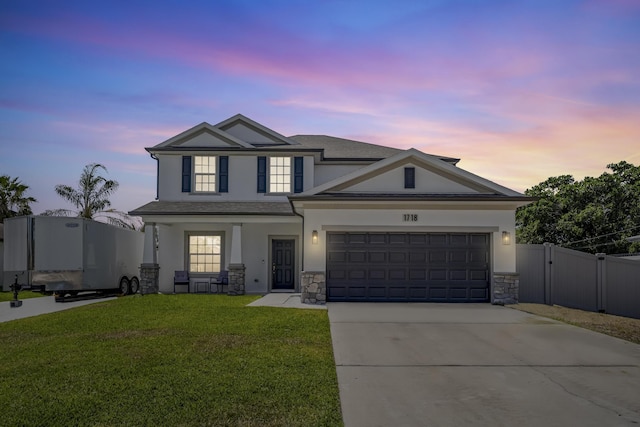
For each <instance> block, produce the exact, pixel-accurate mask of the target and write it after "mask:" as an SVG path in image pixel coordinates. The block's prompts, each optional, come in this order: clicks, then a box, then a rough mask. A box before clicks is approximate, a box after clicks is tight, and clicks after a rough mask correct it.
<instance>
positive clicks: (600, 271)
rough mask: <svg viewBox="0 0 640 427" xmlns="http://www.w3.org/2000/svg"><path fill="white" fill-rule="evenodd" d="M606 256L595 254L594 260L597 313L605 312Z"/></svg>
mask: <svg viewBox="0 0 640 427" xmlns="http://www.w3.org/2000/svg"><path fill="white" fill-rule="evenodd" d="M606 255H607V254H604V253H597V254H596V259H597V260H598V261H597V263H596V297H597V301H598V305H597V307H598V312H600V313H606V312H607V276H606V272H607V257H606Z"/></svg>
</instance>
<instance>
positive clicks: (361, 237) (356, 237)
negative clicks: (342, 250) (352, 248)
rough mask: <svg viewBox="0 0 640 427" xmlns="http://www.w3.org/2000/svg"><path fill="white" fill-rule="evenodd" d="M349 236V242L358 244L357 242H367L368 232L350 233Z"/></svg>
mask: <svg viewBox="0 0 640 427" xmlns="http://www.w3.org/2000/svg"><path fill="white" fill-rule="evenodd" d="M347 236H348V238H347V239H346V241H347V243H348V244H350V245H357V244H361V245H362V244H365V243H366V242H367V240H366V238H367V235H366V234H360V233H358V234H353V233H351V234H348V235H347Z"/></svg>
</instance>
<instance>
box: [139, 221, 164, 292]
mask: <svg viewBox="0 0 640 427" xmlns="http://www.w3.org/2000/svg"><path fill="white" fill-rule="evenodd" d="M156 236H157V229H156V224H155V223H149V224H145V226H144V249H143V252H142V264H141V265H140V293H141V294H143V295H144V294H157V293H158V290H159V273H160V266H159V265H158V255H157V252H156V240H157V238H156Z"/></svg>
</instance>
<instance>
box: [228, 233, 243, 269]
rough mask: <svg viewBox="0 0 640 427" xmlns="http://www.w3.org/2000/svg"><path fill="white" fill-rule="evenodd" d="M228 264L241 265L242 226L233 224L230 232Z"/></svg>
mask: <svg viewBox="0 0 640 427" xmlns="http://www.w3.org/2000/svg"><path fill="white" fill-rule="evenodd" d="M229 264H242V224H233V229H232V230H231V258H229Z"/></svg>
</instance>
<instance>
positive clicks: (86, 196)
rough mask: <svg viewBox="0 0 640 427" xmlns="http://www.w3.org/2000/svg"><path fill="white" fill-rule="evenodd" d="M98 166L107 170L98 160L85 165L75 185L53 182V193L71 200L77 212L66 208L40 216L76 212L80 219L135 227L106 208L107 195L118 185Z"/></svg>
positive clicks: (128, 220) (132, 221) (114, 211)
mask: <svg viewBox="0 0 640 427" xmlns="http://www.w3.org/2000/svg"><path fill="white" fill-rule="evenodd" d="M100 169H102V170H103V171H105V172H107V168H106V167H104V166H103V165H101V164H99V163H92V164H89V165H86V166H85V167H84V169H83V171H82V174H81V175H80V181H79V182H78V188H73V187H71V186H69V185H64V184H59V185H56V187H55V191H56V193H57V194H58V195H59V196H60V197H62V198H63V199H65V200H67V201H69V202H71V204H73V205H74V206H75V207H76V209H78V210H77V212H74V211H70V210H68V209H55V210H48V211H46V212H44V215H58V216H60V215H62V216H71V215H73V214H74V213H76V214H77V216H78V217H80V218H87V219H97V218H105V219H106V221H107V222H108V223H110V224H113V225H118V226H120V227H124V228H131V229H136V228H138V225H137V224H135V222H134V220H133V218H131V217H130V216H129V215H127V214H126V213H124V212H120V211H117V210H115V209H110V208H109V207H110V206H111V201H110V200H109V196H111V195H112V194H113V193H114V192H115V191H116V190H117V189H118V186H119V184H118V182H117V181H115V180H111V179H106V178H104V177H103V176H101V175H100V174H99V172H100Z"/></svg>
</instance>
